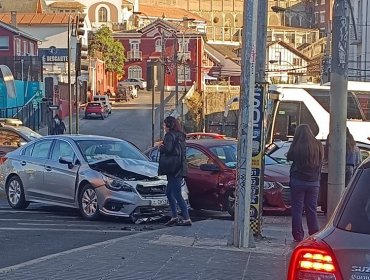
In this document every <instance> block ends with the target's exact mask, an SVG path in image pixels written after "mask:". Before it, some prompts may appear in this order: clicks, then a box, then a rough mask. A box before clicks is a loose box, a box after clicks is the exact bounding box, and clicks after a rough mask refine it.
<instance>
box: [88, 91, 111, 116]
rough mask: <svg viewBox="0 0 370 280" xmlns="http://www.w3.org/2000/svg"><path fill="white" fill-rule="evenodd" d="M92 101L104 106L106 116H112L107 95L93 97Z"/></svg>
mask: <svg viewBox="0 0 370 280" xmlns="http://www.w3.org/2000/svg"><path fill="white" fill-rule="evenodd" d="M93 101H98V102H99V101H100V102H101V103H102V104H103V105H104V107H105V109H106V110H107V112H108V114H112V104H111V103H110V102H109V96H108V95H94V96H93Z"/></svg>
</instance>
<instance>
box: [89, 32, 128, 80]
mask: <svg viewBox="0 0 370 280" xmlns="http://www.w3.org/2000/svg"><path fill="white" fill-rule="evenodd" d="M112 35H113V33H112V31H111V30H110V29H109V28H108V27H106V26H102V27H101V28H99V30H98V31H97V32H95V33H92V34H91V37H90V38H89V54H90V55H91V56H93V57H99V58H101V59H102V60H103V61H104V62H105V67H106V70H107V71H110V72H116V73H117V74H123V64H124V63H125V61H126V58H125V54H124V52H125V49H124V47H123V45H122V44H121V42H119V41H118V40H115V39H114V38H113V36H112Z"/></svg>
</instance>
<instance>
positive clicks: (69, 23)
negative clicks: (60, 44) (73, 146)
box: [67, 15, 72, 134]
mask: <svg viewBox="0 0 370 280" xmlns="http://www.w3.org/2000/svg"><path fill="white" fill-rule="evenodd" d="M67 33H68V34H67V46H68V47H67V48H68V116H69V120H68V133H69V134H72V85H71V16H70V15H69V16H68V28H67Z"/></svg>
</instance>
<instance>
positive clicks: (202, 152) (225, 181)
mask: <svg viewBox="0 0 370 280" xmlns="http://www.w3.org/2000/svg"><path fill="white" fill-rule="evenodd" d="M236 152H237V142H236V141H235V140H219V139H203V140H187V141H186V159H187V162H188V176H187V178H186V184H187V186H188V189H189V201H190V205H191V207H192V208H194V209H209V210H221V211H224V210H226V211H228V212H229V213H230V215H234V210H235V207H234V204H235V183H236ZM144 153H145V154H146V155H147V156H148V157H149V158H150V159H152V160H153V161H156V162H157V161H158V160H159V151H158V148H157V147H153V148H151V149H149V150H147V151H145V152H144ZM263 209H264V211H279V212H286V213H289V210H290V188H289V166H288V165H284V164H279V163H278V162H276V161H275V160H273V159H272V158H270V157H268V156H266V157H265V177H264V191H263Z"/></svg>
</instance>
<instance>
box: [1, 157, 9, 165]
mask: <svg viewBox="0 0 370 280" xmlns="http://www.w3.org/2000/svg"><path fill="white" fill-rule="evenodd" d="M7 159H8V158H7V157H0V164H3V163H4V162H5V161H6V160H7Z"/></svg>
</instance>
